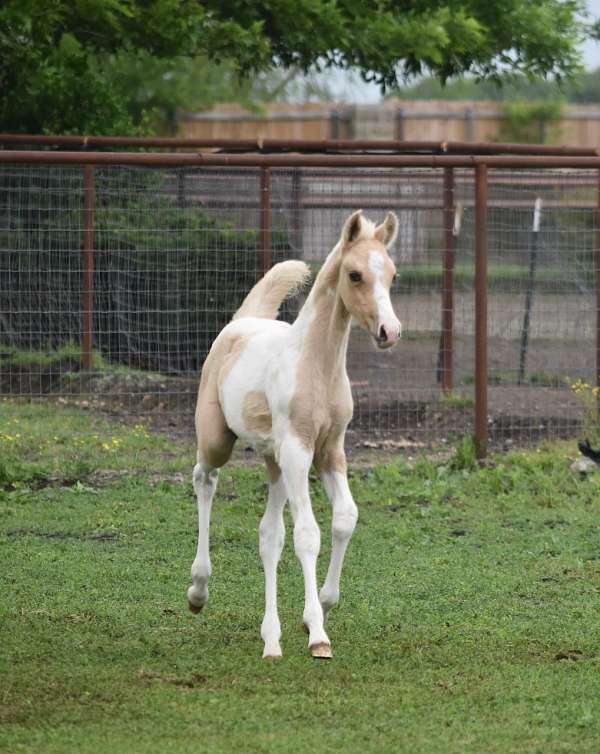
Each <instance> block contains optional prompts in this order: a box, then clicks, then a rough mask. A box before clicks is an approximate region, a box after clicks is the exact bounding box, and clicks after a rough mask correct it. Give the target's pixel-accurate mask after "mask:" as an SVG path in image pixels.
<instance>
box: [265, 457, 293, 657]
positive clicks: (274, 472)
mask: <svg viewBox="0 0 600 754" xmlns="http://www.w3.org/2000/svg"><path fill="white" fill-rule="evenodd" d="M265 461H266V464H267V473H268V475H269V498H268V500H267V508H266V510H265V514H264V516H263V517H262V520H261V522H260V557H261V559H262V562H263V567H264V569H265V617H264V619H263V622H262V626H261V629H260V635H261V636H262V638H263V641H264V643H265V649H264V652H263V657H281V646H280V644H279V639H280V638H281V625H280V623H279V615H278V614H277V564H278V563H279V558H280V557H281V551H282V550H283V543H284V540H285V526H284V524H283V508H284V506H285V502H286V499H287V495H286V491H285V485H284V483H283V478H282V476H281V470H280V468H279V466H278V465H277V464H276V463H275V461H274V459H272V458H268V457H267V458H265Z"/></svg>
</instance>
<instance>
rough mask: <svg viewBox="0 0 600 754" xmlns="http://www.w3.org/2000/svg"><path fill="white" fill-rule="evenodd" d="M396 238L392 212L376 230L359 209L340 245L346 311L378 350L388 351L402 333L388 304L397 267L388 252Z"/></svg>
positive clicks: (394, 218) (339, 280) (395, 218)
mask: <svg viewBox="0 0 600 754" xmlns="http://www.w3.org/2000/svg"><path fill="white" fill-rule="evenodd" d="M397 235H398V218H397V217H396V215H395V214H394V213H393V212H389V213H388V215H387V217H386V218H385V220H384V221H383V223H382V224H381V225H379V226H377V227H376V226H375V224H374V223H372V222H370V221H369V220H366V219H365V218H364V217H363V215H362V210H359V211H358V212H354V213H353V214H352V215H350V217H349V218H348V219H347V220H346V223H345V224H344V227H343V229H342V235H341V237H340V242H339V246H340V251H341V257H342V263H341V267H340V276H339V279H338V291H339V293H340V296H341V297H342V301H343V302H344V306H345V307H346V309H347V310H348V311H349V312H350V314H351V315H352V316H353V317H354V318H355V319H356V321H357V322H358V323H359V325H360V326H361V327H363V328H364V329H365V330H367V331H368V332H369V333H370V334H371V335H372V337H373V339H374V340H375V342H376V343H377V346H378V348H391V346H393V345H394V343H395V342H396V341H397V340H398V338H399V337H400V332H401V330H402V325H401V324H400V321H399V320H398V318H397V317H396V315H395V313H394V309H393V307H392V302H391V301H390V287H391V285H392V281H393V279H394V277H395V275H396V266H395V265H394V263H393V262H392V260H391V259H390V256H389V254H388V249H389V248H390V246H391V245H392V244H393V243H394V241H395V240H396V236H397Z"/></svg>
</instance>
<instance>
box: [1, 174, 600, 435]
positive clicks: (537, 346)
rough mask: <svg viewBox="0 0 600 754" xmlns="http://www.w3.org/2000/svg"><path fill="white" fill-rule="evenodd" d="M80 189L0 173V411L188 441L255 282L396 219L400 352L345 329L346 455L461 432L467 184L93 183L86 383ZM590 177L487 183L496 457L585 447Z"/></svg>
mask: <svg viewBox="0 0 600 754" xmlns="http://www.w3.org/2000/svg"><path fill="white" fill-rule="evenodd" d="M83 176H84V173H83V169H82V167H81V166H77V165H75V166H70V165H37V164H31V165H26V164H16V163H15V164H7V163H3V164H1V165H0V395H1V396H3V397H11V398H15V397H19V398H24V399H40V400H46V401H54V402H58V403H61V404H74V405H77V406H80V407H83V408H85V409H86V410H89V411H97V412H101V413H106V414H110V415H112V416H117V417H119V418H123V419H129V418H131V419H132V420H134V421H136V422H139V421H140V420H142V421H147V422H150V423H153V424H155V425H157V426H159V427H168V428H169V431H181V432H186V433H189V434H191V433H192V432H193V408H194V403H195V396H196V392H197V385H198V379H199V373H200V369H201V366H202V363H203V360H204V358H205V356H206V353H207V351H208V349H209V347H210V344H211V342H212V340H213V339H214V337H215V336H216V335H217V333H218V332H219V330H220V329H221V328H222V327H223V326H224V325H225V324H226V322H227V321H228V320H229V319H230V317H231V315H232V313H233V312H234V311H235V309H236V308H237V307H238V306H239V304H240V302H241V300H242V299H243V297H244V295H245V293H246V292H247V291H248V290H249V289H250V287H251V286H252V285H253V284H254V282H256V280H258V278H259V277H260V276H261V274H262V272H263V270H264V269H265V265H267V266H268V264H270V263H274V262H277V261H281V260H283V259H288V258H299V259H304V260H305V261H306V262H308V263H309V264H310V266H311V268H312V269H313V272H314V274H317V273H318V270H319V267H320V265H321V264H322V262H323V261H324V259H325V257H326V255H327V254H328V253H329V251H330V250H331V248H332V247H333V245H334V244H335V243H336V241H337V239H338V237H339V233H340V230H341V227H342V224H343V222H344V220H345V218H346V217H347V216H348V214H349V213H350V212H352V211H353V210H354V209H359V208H361V209H363V210H364V212H365V214H366V215H367V216H368V217H371V218H372V219H374V220H376V221H381V220H382V219H383V217H384V215H385V213H386V212H387V211H389V210H393V211H394V212H396V214H397V216H398V218H399V224H400V235H399V238H398V241H397V243H396V246H395V248H394V250H393V252H392V256H393V258H394V261H395V262H396V264H397V267H398V270H399V277H398V282H397V283H396V284H395V286H394V288H393V293H392V299H393V303H394V306H395V309H396V311H397V314H398V316H399V318H400V319H401V321H402V324H403V333H404V337H403V340H402V341H401V342H400V344H399V345H398V346H397V347H396V348H395V349H393V350H392V351H391V352H385V353H381V352H378V351H376V350H375V349H374V347H373V346H372V343H371V339H370V338H369V336H368V335H367V334H366V333H364V332H362V331H361V330H359V329H358V328H355V329H354V331H353V333H352V336H351V339H350V347H349V353H348V371H349V374H350V378H351V382H352V387H353V394H354V399H355V418H354V420H353V423H352V425H351V427H350V429H351V432H350V443H351V444H354V445H362V444H364V443H367V444H368V445H385V444H388V445H390V446H391V447H407V448H411V449H412V448H418V447H421V446H423V447H431V446H440V445H444V444H447V443H451V442H453V441H454V440H456V439H458V438H460V437H462V436H463V435H465V434H466V433H470V432H472V430H473V424H474V400H475V395H474V383H475V350H474V332H475V319H476V318H475V297H474V291H473V281H474V254H475V235H476V228H475V188H474V186H475V184H474V175H473V171H472V170H471V169H459V168H423V169H416V168H409V167H407V168H369V169H359V168H339V167H338V168H314V167H311V168H309V167H301V168H272V169H271V170H270V180H269V182H268V184H267V183H265V182H264V180H263V177H264V175H263V174H262V173H261V169H260V168H257V167H179V168H176V167H172V166H164V167H159V168H156V167H147V166H124V165H105V166H96V167H95V169H94V189H95V193H94V208H95V222H94V229H93V230H94V233H93V241H94V244H93V265H94V270H93V277H92V278H91V280H92V290H90V291H87V293H88V294H89V295H90V296H91V304H92V305H91V311H92V312H93V314H92V319H91V325H92V327H91V329H92V338H93V339H92V346H93V352H92V355H91V364H88V368H84V359H83V357H82V349H83V342H82V330H83V319H84V314H85V313H84V304H83V302H84V300H85V294H86V290H85V274H84V272H85V261H84V259H85V255H84V252H83V248H84V235H85V229H86V215H85V212H84V207H85V200H86V190H87V189H86V185H85V182H84V177H83ZM595 176H596V173H595V172H594V171H589V170H587V171H586V170H561V171H549V170H543V169H537V170H535V171H533V170H521V171H518V170H512V171H508V170H493V171H490V175H489V199H488V213H487V215H488V222H487V241H488V258H489V259H488V301H489V306H488V353H489V374H488V380H489V385H488V399H489V400H488V410H489V418H488V428H489V434H490V440H491V443H492V446H496V447H510V446H511V445H512V444H515V443H519V444H520V443H524V442H535V441H538V440H539V439H541V438H556V437H567V436H572V435H575V434H577V433H578V432H580V431H582V422H584V420H585V406H584V405H583V404H582V402H581V395H580V392H581V391H580V392H579V393H576V392H574V391H573V389H572V385H573V384H574V383H575V382H576V381H577V380H580V381H581V382H580V384H584V383H589V384H594V381H595V375H596V267H597V261H596V260H597V246H598V228H597V219H598V208H597V185H596V177H595ZM267 191H268V196H267V197H266V198H267V201H266V202H265V192H267ZM88 198H89V197H88ZM267 216H268V217H267ZM267 238H268V242H267V244H266V245H267V246H268V247H269V248H268V249H266V248H265V239H267ZM267 252H268V255H267ZM302 302H303V296H302V295H300V296H298V297H297V298H296V299H293V300H291V301H289V302H288V303H287V304H286V306H285V308H284V311H283V314H282V316H283V317H284V318H286V319H288V320H291V319H293V318H294V317H295V315H296V314H297V312H298V310H299V307H301V305H302Z"/></svg>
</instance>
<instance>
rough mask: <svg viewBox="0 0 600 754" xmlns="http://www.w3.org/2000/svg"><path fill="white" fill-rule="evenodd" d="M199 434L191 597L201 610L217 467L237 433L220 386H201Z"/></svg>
mask: <svg viewBox="0 0 600 754" xmlns="http://www.w3.org/2000/svg"><path fill="white" fill-rule="evenodd" d="M196 432H197V435H198V463H197V464H196V466H194V474H193V481H194V490H195V492H196V497H197V499H198V548H197V551H196V557H195V559H194V562H193V564H192V586H191V587H190V588H189V589H188V592H187V598H188V605H189V607H190V610H191V611H192V612H193V613H199V612H200V610H202V608H203V607H204V605H205V604H206V603H207V601H208V579H209V578H210V573H211V565H210V555H209V549H208V530H209V527H210V512H211V508H212V501H213V497H214V494H215V490H216V489H217V481H218V477H219V472H218V470H217V468H218V467H219V466H223V465H224V464H225V463H227V461H228V460H229V457H230V455H231V451H232V449H233V445H234V443H235V435H233V433H232V432H231V431H230V430H229V428H228V427H227V425H226V423H225V417H224V416H223V412H222V411H221V407H220V406H219V404H218V402H217V396H216V388H215V387H214V386H213V385H211V384H209V385H208V386H207V388H206V389H203V387H201V389H200V393H199V396H198V406H197V408H196Z"/></svg>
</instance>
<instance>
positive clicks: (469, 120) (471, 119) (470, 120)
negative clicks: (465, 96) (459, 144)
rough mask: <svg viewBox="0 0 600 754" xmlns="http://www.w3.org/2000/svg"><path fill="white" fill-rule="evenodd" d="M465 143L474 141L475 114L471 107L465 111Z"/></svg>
mask: <svg viewBox="0 0 600 754" xmlns="http://www.w3.org/2000/svg"><path fill="white" fill-rule="evenodd" d="M465 131H466V134H465V136H466V139H465V141H475V113H474V112H473V108H472V107H467V108H466V109H465Z"/></svg>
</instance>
